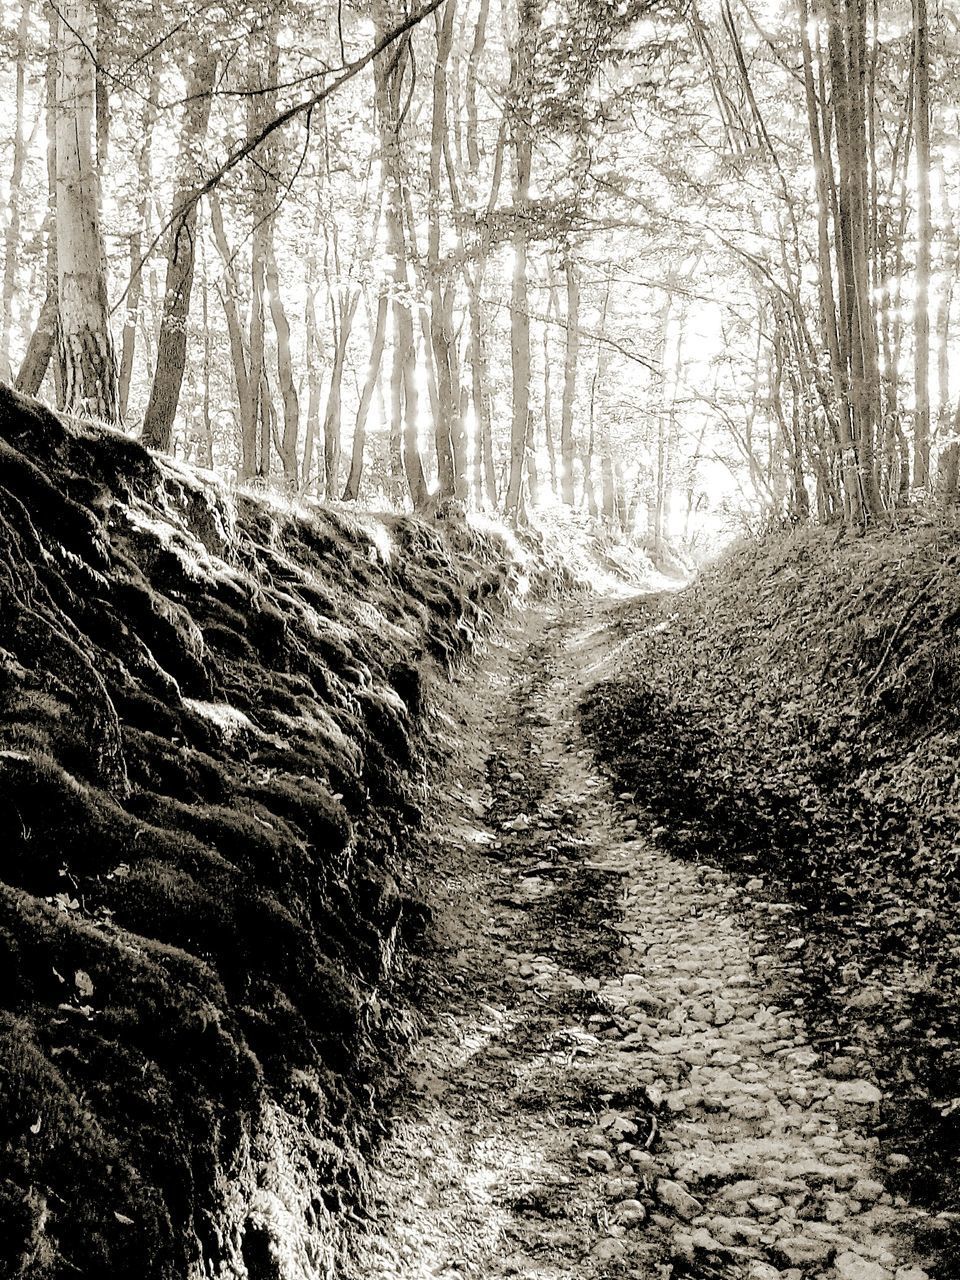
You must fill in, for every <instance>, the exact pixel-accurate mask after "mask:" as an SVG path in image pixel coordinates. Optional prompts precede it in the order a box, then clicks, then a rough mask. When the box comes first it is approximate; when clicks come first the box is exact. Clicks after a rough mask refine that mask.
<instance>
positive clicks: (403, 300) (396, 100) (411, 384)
mask: <svg viewBox="0 0 960 1280" xmlns="http://www.w3.org/2000/svg"><path fill="white" fill-rule="evenodd" d="M376 19H377V30H378V32H379V33H380V34H382V33H383V32H385V31H386V30H388V28H389V25H390V15H389V13H388V11H387V6H386V4H385V3H384V0H378V3H377V6H376ZM408 61H409V55H408V52H407V46H406V45H401V47H400V48H399V49H398V50H397V52H396V54H395V56H394V57H393V59H392V60H391V61H390V62H389V64H387V60H386V59H384V58H379V59H377V61H376V62H375V63H374V79H375V84H376V102H377V115H378V120H379V126H380V137H381V145H382V148H383V160H382V163H383V169H384V180H385V185H386V191H387V202H386V209H385V227H386V241H387V253H388V254H389V256H390V258H391V259H392V261H393V280H394V285H395V289H396V292H395V296H394V301H393V374H392V378H391V397H390V400H391V412H392V420H391V456H392V457H393V458H394V459H395V461H396V460H400V461H402V465H403V471H404V475H405V476H406V481H407V486H408V488H409V491H410V497H411V500H412V502H413V506H414V510H420V509H422V508H423V507H424V506H425V505H426V503H427V497H428V493H427V482H426V477H425V476H424V473H423V462H422V459H421V457H420V446H419V440H418V434H419V421H418V397H417V388H416V367H417V348H416V338H415V335H414V328H413V316H412V315H411V311H410V302H409V299H408V296H405V295H409V280H408V269H407V246H406V236H405V233H404V225H403V189H402V182H403V173H402V169H401V165H400V123H401V121H400V90H401V83H402V78H403V75H404V71H405V69H406V67H407V65H408ZM398 454H399V459H398V457H397V455H398Z"/></svg>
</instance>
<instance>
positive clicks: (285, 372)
mask: <svg viewBox="0 0 960 1280" xmlns="http://www.w3.org/2000/svg"><path fill="white" fill-rule="evenodd" d="M264 281H265V284H266V288H267V294H268V295H269V299H270V319H271V320H272V321H273V330H274V333H275V334H276V335H277V382H278V383H279V386H280V399H281V401H282V403H283V434H282V436H281V437H280V448H279V450H278V452H279V454H280V465H281V466H282V467H283V484H284V488H285V489H286V490H287V491H288V492H289V493H296V492H297V490H298V489H299V475H298V462H299V458H298V453H297V451H298V448H299V443H300V400H299V397H298V396H297V384H296V380H295V378H294V376H293V358H292V356H291V354H290V322H289V320H288V319H287V313H286V310H285V309H284V306H283V299H282V298H281V296H280V273H279V271H278V270H277V258H276V254H275V253H274V252H273V245H272V244H271V246H270V256H269V258H268V259H267V262H266V268H265V276H264Z"/></svg>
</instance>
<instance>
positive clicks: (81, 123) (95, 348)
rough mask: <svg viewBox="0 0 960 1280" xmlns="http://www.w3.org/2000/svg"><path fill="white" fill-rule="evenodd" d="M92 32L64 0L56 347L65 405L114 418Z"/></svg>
mask: <svg viewBox="0 0 960 1280" xmlns="http://www.w3.org/2000/svg"><path fill="white" fill-rule="evenodd" d="M96 31H97V27H96V16H95V13H94V8H93V5H92V3H91V0H66V2H65V3H64V5H63V6H62V9H61V10H60V23H59V43H58V53H59V56H58V65H57V88H56V191H57V285H58V290H59V318H60V330H59V344H58V345H59V358H60V363H61V369H62V377H63V402H64V407H65V408H66V409H67V411H68V412H70V413H83V414H91V415H93V416H94V417H97V418H102V419H103V420H104V421H106V422H119V420H120V397H119V385H118V381H117V367H116V360H115V358H114V350H113V339H112V337H111V334H110V323H109V316H108V308H107V283H106V270H105V263H104V247H103V237H102V235H101V231H100V181H99V176H98V172H97V166H96V164H95V161H94V151H93V127H94V119H95V92H96V90H95V82H96V75H95V64H94V51H95V49H96V46H97V34H96Z"/></svg>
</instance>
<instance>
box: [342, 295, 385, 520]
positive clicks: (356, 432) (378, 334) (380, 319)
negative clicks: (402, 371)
mask: <svg viewBox="0 0 960 1280" xmlns="http://www.w3.org/2000/svg"><path fill="white" fill-rule="evenodd" d="M389 305H390V302H389V299H388V297H387V295H386V294H385V293H381V295H380V297H379V298H378V299H377V319H376V322H375V325H374V330H373V340H372V342H371V344H370V363H369V364H368V365H367V376H366V380H365V381H364V384H363V391H362V392H361V394H360V405H359V407H358V409H357V417H356V421H355V422H354V424H353V446H352V448H351V451H350V471H349V473H348V475H347V483H346V486H345V487H344V490H343V500H344V502H356V500H357V498H358V497H359V495H360V478H361V476H362V475H363V452H364V444H365V443H366V428H367V416H368V414H369V412H370V405H371V403H372V401H373V397H374V393H375V392H376V389H377V380H378V379H379V377H380V365H381V364H382V363H383V348H384V345H385V342H386V336H387V313H388V308H389Z"/></svg>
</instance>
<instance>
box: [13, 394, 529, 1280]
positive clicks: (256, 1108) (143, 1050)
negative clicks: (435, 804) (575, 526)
mask: <svg viewBox="0 0 960 1280" xmlns="http://www.w3.org/2000/svg"><path fill="white" fill-rule="evenodd" d="M0 524H2V546H0V848H2V857H0V1153H2V1155H0V1273H2V1274H3V1275H4V1276H11V1277H14V1276H16V1277H31V1278H34V1277H35V1278H37V1280H39V1278H41V1277H44V1278H46V1277H50V1278H51V1280H52V1278H53V1277H57V1278H60V1277H64V1278H66V1277H79V1276H90V1277H98V1278H99V1277H102V1276H110V1277H111V1280H123V1278H124V1277H131V1278H133V1277H136V1278H137V1280H161V1278H164V1280H167V1278H169V1280H174V1278H176V1280H186V1278H188V1277H195V1276H196V1277H199V1276H201V1275H202V1276H211V1277H213V1276H217V1277H220V1276H224V1277H225V1276H238V1277H243V1276H248V1277H251V1280H281V1278H282V1280H287V1278H288V1277H298V1278H300V1277H314V1276H317V1277H320V1276H327V1275H330V1274H333V1273H334V1269H335V1266H336V1258H337V1256H338V1250H339V1247H340V1240H341V1237H342V1235H343V1231H344V1228H345V1226H346V1224H347V1222H348V1220H349V1216H350V1214H351V1213H356V1212H358V1211H362V1206H363V1199H364V1153H365V1151H366V1150H367V1148H368V1146H369V1143H370V1141H371V1115H372V1112H373V1110H374V1108H375V1103H376V1094H377V1089H378V1084H379V1083H380V1082H381V1081H382V1079H383V1078H384V1074H385V1072H387V1073H388V1072H389V1069H390V1062H391V1059H392V1057H393V1056H394V1055H395V1054H396V1052H397V1050H398V1049H399V1047H400V1046H401V1044H402V1041H403V1035H404V1031H403V1007H402V1001H400V1000H399V999H398V998H397V997H396V978H397V975H398V973H401V972H402V969H403V962H402V956H403V953H404V950H405V948H406V947H407V946H408V945H409V943H410V941H411V940H412V939H414V938H415V937H416V935H417V931H418V929H419V928H420V927H421V925H422V920H423V916H424V911H423V908H422V907H421V906H420V905H419V904H418V902H417V900H416V897H415V895H413V894H411V892H410V886H409V884H408V879H407V870H406V869H407V865H408V859H407V857H406V854H407V852H408V851H409V847H410V845H411V842H413V841H415V840H416V838H417V837H416V828H417V824H418V817H419V804H418V801H419V798H420V797H421V795H422V788H423V782H424V772H423V765H422V760H423V751H422V742H421V738H422V731H423V715H424V707H425V705H426V704H427V703H428V702H429V699H430V688H431V682H433V681H434V680H435V679H436V678H437V676H438V675H440V676H442V673H443V672H444V671H445V670H447V669H449V668H451V667H452V666H455V665H456V664H458V663H460V662H461V661H463V660H464V659H465V657H466V656H467V655H468V654H469V652H470V650H471V647H472V646H473V645H474V643H475V642H476V640H477V639H478V637H480V636H481V635H482V634H483V633H484V632H485V631H486V630H487V629H488V628H489V627H490V626H491V624H492V622H493V621H494V619H495V617H496V616H497V615H498V614H499V613H500V612H502V611H503V610H505V609H506V608H507V607H509V605H510V603H511V602H512V600H513V598H514V597H515V595H516V593H517V591H518V587H519V585H520V583H521V578H522V572H523V571H522V568H521V566H520V564H519V562H518V559H517V557H516V555H515V554H514V551H513V550H512V549H511V545H510V544H509V542H508V540H507V539H505V538H504V537H502V536H499V535H497V534H495V533H490V534H484V535H482V536H481V535H479V534H477V533H476V532H475V531H473V530H472V529H471V528H470V527H469V526H468V525H467V524H466V523H465V522H463V521H459V522H458V521H453V522H448V523H435V524H427V523H424V522H421V521H417V520H414V519H412V518H404V517H386V518H373V517H366V518H365V517H354V516H348V515H346V514H344V513H343V512H342V511H340V510H332V509H331V510H324V509H316V510H312V511H310V512H306V511H304V510H293V509H290V508H287V507H285V506H283V505H282V504H278V503H271V502H270V501H268V500H267V499H265V498H263V499H261V498H258V497H256V496H253V495H248V494H244V493H239V494H232V495H231V494H229V493H228V492H227V491H226V490H224V489H223V488H221V487H219V486H218V485H217V484H216V483H215V482H214V481H213V480H212V479H210V480H206V481H202V480H200V479H198V478H197V477H196V476H195V475H192V474H189V473H187V472H185V471H183V470H181V469H178V468H177V467H176V466H175V465H174V464H172V463H166V462H161V461H159V460H158V459H157V458H155V457H154V456H152V455H150V454H148V453H147V452H145V451H144V450H143V449H142V448H140V447H139V446H138V445H137V444H136V443H134V442H132V441H130V440H129V439H127V438H126V437H124V436H122V435H120V434H118V433H113V432H110V431H106V430H102V429H99V428H94V427H92V426H83V425H81V424H67V423H64V422H63V421H61V420H60V419H59V418H58V417H57V416H55V415H54V414H52V413H51V412H49V411H48V410H46V409H44V408H43V407H41V406H40V405H38V404H37V403H35V402H32V401H26V400H23V399H21V398H19V397H17V396H15V395H14V394H13V393H12V392H11V391H9V390H7V389H5V388H0Z"/></svg>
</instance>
